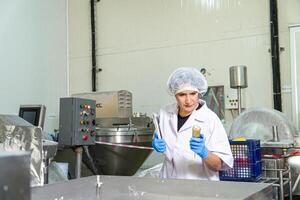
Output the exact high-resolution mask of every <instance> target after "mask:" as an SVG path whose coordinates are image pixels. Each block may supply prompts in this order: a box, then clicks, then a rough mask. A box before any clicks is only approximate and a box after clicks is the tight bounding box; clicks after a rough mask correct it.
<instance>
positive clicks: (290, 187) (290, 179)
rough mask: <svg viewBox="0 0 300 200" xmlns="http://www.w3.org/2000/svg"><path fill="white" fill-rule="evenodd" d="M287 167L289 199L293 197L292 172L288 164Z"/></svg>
mask: <svg viewBox="0 0 300 200" xmlns="http://www.w3.org/2000/svg"><path fill="white" fill-rule="evenodd" d="M288 168H289V181H290V182H289V196H290V200H292V199H293V191H292V173H291V170H290V166H288Z"/></svg>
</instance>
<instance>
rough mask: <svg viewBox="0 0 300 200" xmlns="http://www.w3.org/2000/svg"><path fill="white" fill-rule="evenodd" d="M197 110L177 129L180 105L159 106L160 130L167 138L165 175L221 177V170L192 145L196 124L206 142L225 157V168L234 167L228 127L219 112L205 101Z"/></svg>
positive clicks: (201, 101) (223, 160) (207, 145)
mask: <svg viewBox="0 0 300 200" xmlns="http://www.w3.org/2000/svg"><path fill="white" fill-rule="evenodd" d="M199 103H200V104H201V105H202V107H201V108H200V109H198V110H194V111H193V112H192V114H191V115H190V117H189V118H188V120H187V121H186V122H185V123H184V124H183V126H182V127H181V128H180V130H179V131H177V105H176V104H171V105H167V106H166V107H165V108H163V109H161V110H160V113H159V115H160V117H159V118H160V120H159V121H160V130H161V133H162V137H163V139H164V140H165V142H166V146H167V148H166V151H165V152H164V154H165V160H164V163H163V167H162V169H161V173H160V176H161V177H162V178H179V179H199V180H219V172H216V171H212V170H210V169H209V168H208V167H207V166H206V165H205V164H203V161H202V158H201V157H200V156H198V155H197V154H196V153H194V152H193V151H192V150H191V149H190V139H191V137H192V127H193V125H198V126H200V127H201V134H203V135H204V137H205V146H206V147H207V149H208V150H209V151H211V152H212V153H214V154H215V155H217V156H218V157H219V158H220V159H221V160H222V168H221V169H222V170H224V169H227V168H232V166H233V157H232V153H231V149H230V145H229V142H228V138H227V134H226V132H225V129H224V127H223V125H222V123H221V121H220V119H219V118H218V116H217V115H216V114H215V113H214V112H213V111H212V110H210V109H209V108H208V107H207V105H206V103H205V101H203V100H200V101H199Z"/></svg>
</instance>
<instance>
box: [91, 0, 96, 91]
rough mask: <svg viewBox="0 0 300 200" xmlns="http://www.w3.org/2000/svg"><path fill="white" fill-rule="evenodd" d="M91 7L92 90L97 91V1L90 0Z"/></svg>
mask: <svg viewBox="0 0 300 200" xmlns="http://www.w3.org/2000/svg"><path fill="white" fill-rule="evenodd" d="M90 5H91V6H90V7H91V34H92V91H93V92H95V91H97V87H96V80H97V62H96V31H95V1H94V0H90Z"/></svg>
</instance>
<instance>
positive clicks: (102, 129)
mask: <svg viewBox="0 0 300 200" xmlns="http://www.w3.org/2000/svg"><path fill="white" fill-rule="evenodd" d="M96 132H97V133H96V145H94V146H90V147H89V152H90V155H91V157H92V158H93V161H94V165H95V167H96V168H97V170H98V173H100V174H105V175H125V176H131V175H133V174H135V172H136V171H137V170H138V169H139V168H140V166H141V165H142V164H143V162H144V161H145V160H146V158H147V157H148V156H149V155H150V153H151V152H152V148H151V141H152V136H153V127H152V124H151V121H150V118H148V117H133V118H102V119H97V128H96ZM83 160H84V162H85V163H86V164H87V166H88V167H90V168H91V165H90V164H89V162H87V161H88V158H87V157H86V155H84V158H83Z"/></svg>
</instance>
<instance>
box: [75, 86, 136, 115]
mask: <svg viewBox="0 0 300 200" xmlns="http://www.w3.org/2000/svg"><path fill="white" fill-rule="evenodd" d="M72 96H73V97H79V98H87V99H94V100H96V118H111V117H120V118H127V117H131V116H132V94H131V92H129V91H127V90H118V91H106V92H91V93H81V94H73V95H72Z"/></svg>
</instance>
